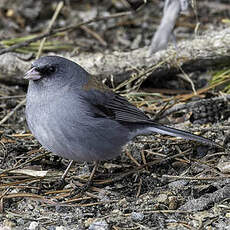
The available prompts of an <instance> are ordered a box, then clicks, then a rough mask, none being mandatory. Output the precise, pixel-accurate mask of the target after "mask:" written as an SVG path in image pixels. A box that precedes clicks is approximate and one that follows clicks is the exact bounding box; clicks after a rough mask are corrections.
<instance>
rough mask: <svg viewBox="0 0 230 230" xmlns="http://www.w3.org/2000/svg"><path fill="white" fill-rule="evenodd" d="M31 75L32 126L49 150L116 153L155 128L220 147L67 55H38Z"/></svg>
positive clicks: (96, 157) (93, 155)
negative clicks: (155, 116) (164, 121)
mask: <svg viewBox="0 0 230 230" xmlns="http://www.w3.org/2000/svg"><path fill="white" fill-rule="evenodd" d="M25 79H29V80H30V81H29V87H28V92H27V102H26V119H27V123H28V126H29V129H30V130H31V132H32V133H33V135H34V136H35V137H36V138H37V140H38V141H39V142H40V143H41V144H42V145H43V147H44V148H45V149H47V150H49V151H51V152H53V153H55V154H57V155H59V156H61V157H64V158H67V159H70V160H75V161H87V162H88V161H100V160H106V159H111V158H115V157H116V156H118V155H119V154H120V153H121V151H122V147H123V146H124V145H125V144H126V143H127V142H129V141H130V140H132V139H133V138H134V137H136V136H137V135H142V134H151V133H161V134H167V135H171V136H176V137H181V138H184V139H188V140H193V141H198V142H201V143H204V144H208V145H216V146H218V144H216V143H214V142H213V141H211V140H208V139H206V138H204V137H201V136H197V135H194V134H192V133H189V132H185V131H182V130H178V129H174V128H170V127H167V126H164V125H161V124H158V123H156V122H154V121H153V120H151V119H150V118H149V117H148V116H146V115H145V114H144V113H143V112H142V111H141V110H139V109H138V108H136V107H135V106H134V105H132V104H130V103H129V102H128V101H127V100H126V99H125V98H123V97H121V96H119V95H118V94H116V93H114V92H112V91H111V90H110V89H109V88H107V87H106V86H105V85H104V84H103V83H101V82H100V81H98V80H97V79H96V78H95V77H94V76H92V75H90V74H89V73H87V72H86V71H85V70H84V69H83V68H82V67H80V66H79V65H78V64H76V63H74V62H72V61H70V60H67V59H65V58H62V57H58V56H45V57H41V58H39V59H37V60H35V61H34V62H33V64H32V67H31V69H30V70H29V71H28V72H27V73H26V74H25Z"/></svg>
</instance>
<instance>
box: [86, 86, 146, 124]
mask: <svg viewBox="0 0 230 230" xmlns="http://www.w3.org/2000/svg"><path fill="white" fill-rule="evenodd" d="M82 95H83V97H86V98H87V101H89V102H90V104H91V105H93V106H94V111H95V113H96V114H95V115H96V116H97V115H98V116H104V117H109V118H110V119H114V120H116V121H119V122H140V123H142V122H144V123H146V122H148V121H149V118H148V117H147V116H146V115H145V114H144V112H142V111H141V110H140V109H138V108H137V107H135V106H134V105H132V104H131V103H129V102H128V101H127V100H126V99H125V98H124V97H122V96H120V95H118V94H115V93H113V92H112V91H105V92H102V91H101V90H96V89H93V90H92V89H91V90H88V91H86V92H83V94H82Z"/></svg>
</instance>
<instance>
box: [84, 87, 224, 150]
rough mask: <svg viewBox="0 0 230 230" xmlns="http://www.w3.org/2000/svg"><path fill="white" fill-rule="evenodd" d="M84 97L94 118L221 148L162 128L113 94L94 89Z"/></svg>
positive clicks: (200, 139) (173, 129)
mask: <svg viewBox="0 0 230 230" xmlns="http://www.w3.org/2000/svg"><path fill="white" fill-rule="evenodd" d="M84 95H85V96H86V97H87V101H89V102H90V105H91V106H93V110H92V111H94V114H95V116H99V117H108V118H110V119H114V120H116V121H118V122H122V123H135V125H137V124H138V123H139V124H140V125H142V124H143V125H146V124H149V126H148V127H149V130H150V131H151V132H156V133H161V134H167V135H170V136H176V137H182V138H184V139H187V140H193V141H198V142H201V143H204V144H208V145H211V146H218V147H221V146H220V145H218V144H216V143H215V142H213V141H211V140H209V139H206V138H204V137H201V136H198V135H195V134H192V133H189V132H186V131H183V130H179V129H175V128H171V127H168V126H164V125H161V124H158V123H156V122H154V121H152V120H150V119H149V118H148V117H147V116H146V115H145V114H144V113H143V112H142V111H141V110H140V109H138V108H136V107H135V106H134V105H132V104H130V103H129V102H128V101H127V100H126V99H125V98H123V97H121V96H119V95H117V94H115V93H113V92H109V91H107V92H103V91H100V90H95V89H94V90H89V91H87V93H84Z"/></svg>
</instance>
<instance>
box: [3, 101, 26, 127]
mask: <svg viewBox="0 0 230 230" xmlns="http://www.w3.org/2000/svg"><path fill="white" fill-rule="evenodd" d="M25 103H26V99H24V100H22V101H21V102H20V103H19V104H17V106H16V107H15V108H14V109H13V110H12V111H10V112H9V113H8V114H7V115H6V116H5V117H4V118H3V119H2V120H1V121H0V125H2V124H3V123H4V122H6V121H7V120H8V119H9V118H10V117H12V116H13V114H14V113H15V112H16V111H17V110H18V109H19V108H21V107H22V106H23V105H24V104H25Z"/></svg>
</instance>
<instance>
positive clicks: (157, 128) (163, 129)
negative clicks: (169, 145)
mask: <svg viewBox="0 0 230 230" xmlns="http://www.w3.org/2000/svg"><path fill="white" fill-rule="evenodd" d="M148 130H149V131H152V132H155V133H161V134H166V135H169V136H174V137H181V138H183V139H187V140H192V141H198V142H201V143H203V144H207V145H210V146H216V147H220V148H223V146H221V145H219V144H217V143H215V142H214V141H211V140H209V139H207V138H204V137H201V136H198V135H195V134H192V133H189V132H186V131H183V130H179V129H174V128H170V127H168V126H164V125H160V124H157V123H154V124H153V126H152V127H149V128H148Z"/></svg>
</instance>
